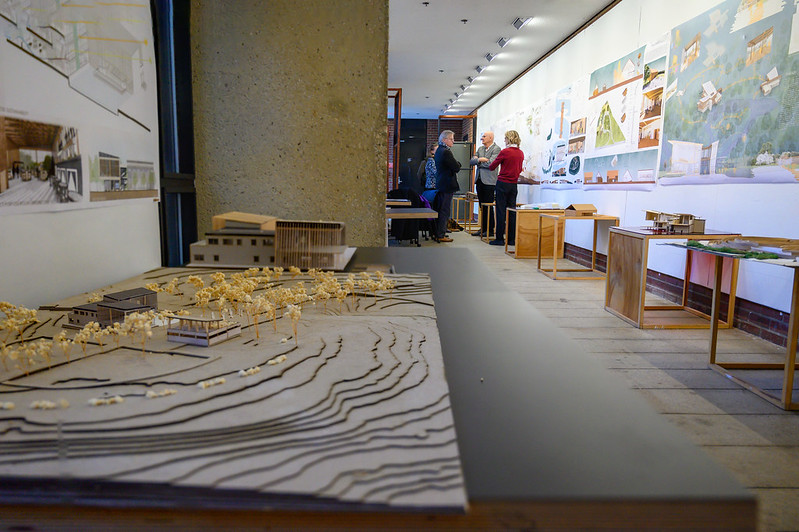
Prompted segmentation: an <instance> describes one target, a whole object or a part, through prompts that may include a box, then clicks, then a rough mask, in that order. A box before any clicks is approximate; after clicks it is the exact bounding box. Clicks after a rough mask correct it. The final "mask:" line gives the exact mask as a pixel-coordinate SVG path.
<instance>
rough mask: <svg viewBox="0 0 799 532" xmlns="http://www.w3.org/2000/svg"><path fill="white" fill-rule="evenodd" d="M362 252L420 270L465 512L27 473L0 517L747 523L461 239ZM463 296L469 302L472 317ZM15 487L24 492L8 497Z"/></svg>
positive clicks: (722, 486)
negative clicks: (428, 295)
mask: <svg viewBox="0 0 799 532" xmlns="http://www.w3.org/2000/svg"><path fill="white" fill-rule="evenodd" d="M373 264H391V265H393V266H394V268H395V269H396V271H398V272H400V273H402V272H423V273H427V274H429V275H430V278H431V282H432V288H433V298H434V301H435V305H436V315H437V320H438V327H439V333H440V340H441V349H442V354H443V358H444V365H445V370H446V374H447V381H448V384H449V389H450V400H451V403H452V412H453V416H454V421H455V428H456V432H457V435H458V447H459V452H460V455H461V458H462V467H463V473H464V478H465V480H466V488H467V493H468V497H469V501H470V508H469V511H468V512H467V513H466V514H442V513H434V512H424V513H396V512H395V513H391V512H386V511H381V510H380V509H374V508H373V509H371V510H372V511H366V512H363V511H359V510H361V509H360V508H352V509H347V510H341V511H327V512H320V511H303V510H302V509H301V508H297V509H294V510H282V511H276V510H270V509H269V504H268V502H264V501H263V500H260V501H259V500H251V499H249V498H247V497H246V496H245V495H244V494H242V493H239V492H238V491H236V490H229V491H230V493H228V494H225V493H222V494H218V496H219V497H223V500H224V501H226V502H225V504H223V505H222V506H221V507H220V505H219V502H218V500H215V501H213V502H212V501H210V500H208V499H206V498H203V497H202V494H201V493H199V492H193V491H192V490H186V491H185V492H181V493H178V494H175V493H174V490H171V491H170V487H169V486H158V485H154V486H153V490H152V496H151V497H150V498H149V499H147V500H131V499H130V495H129V494H126V493H125V492H124V491H122V492H119V493H114V494H109V493H106V492H104V491H102V490H99V489H97V487H96V486H95V485H86V486H83V487H82V489H83V490H84V491H83V495H88V496H89V497H90V500H91V501H92V502H93V504H94V505H95V506H74V505H70V502H73V504H74V501H77V500H80V499H79V496H80V495H81V493H79V492H69V493H60V492H59V490H63V489H64V488H63V486H60V485H59V484H58V483H54V484H48V485H42V483H41V482H39V483H36V482H35V481H34V482H33V486H15V485H13V484H9V483H1V484H0V493H2V495H3V498H2V499H1V500H2V501H3V502H2V503H0V516H1V517H2V520H3V523H4V524H5V525H7V526H8V527H9V528H10V526H11V525H12V524H13V525H18V526H19V528H20V529H21V528H23V527H30V526H31V525H35V527H36V528H43V529H48V528H49V529H55V528H57V527H58V526H59V525H60V526H61V528H62V529H68V528H75V524H76V523H79V524H81V525H84V526H83V527H82V529H83V530H115V529H116V530H130V529H132V528H134V526H141V529H143V530H156V529H158V530H184V529H190V528H200V527H202V528H203V529H204V530H231V529H242V528H244V527H247V530H260V529H262V528H263V527H264V526H272V527H276V528H289V527H291V528H310V527H314V528H323V527H326V528H336V527H340V528H364V529H365V528H387V527H388V528H407V529H411V528H424V529H453V528H470V529H501V528H505V529H507V528H514V529H522V528H538V529H546V528H560V529H578V528H593V527H597V526H598V525H602V526H604V527H607V528H626V529H637V530H643V529H647V528H649V529H653V528H660V529H662V528H664V527H666V526H669V527H674V528H679V527H682V528H683V529H692V530H700V529H705V530H718V529H725V528H727V529H732V528H735V529H748V530H755V526H756V499H755V497H754V495H753V494H752V493H750V492H749V491H747V490H745V489H744V488H742V487H741V486H740V485H739V484H738V483H737V482H736V481H735V480H734V478H733V477H732V476H731V475H730V474H729V473H728V472H727V471H726V470H724V469H723V468H722V467H721V466H719V465H718V464H716V463H715V462H714V461H712V460H711V459H710V458H709V457H708V456H707V455H706V454H705V453H704V452H702V451H701V450H700V449H699V448H697V447H696V446H695V445H694V444H693V443H691V442H690V441H689V440H688V439H687V438H686V437H685V435H683V434H682V433H681V432H680V431H679V430H678V429H677V428H676V427H674V426H672V425H671V424H670V423H669V422H668V421H666V420H665V419H664V418H663V417H662V416H660V415H658V414H657V413H656V412H655V411H654V410H653V409H652V408H651V407H650V406H649V405H648V404H647V403H646V402H645V401H644V400H643V399H642V398H641V397H640V396H638V395H636V394H635V392H634V391H633V390H630V389H628V388H626V387H625V386H624V385H623V384H622V383H620V382H619V381H618V380H617V379H615V378H614V377H613V376H612V375H610V374H609V373H608V372H607V371H606V370H605V369H604V368H602V367H601V366H600V364H599V363H598V362H596V361H595V360H593V359H592V358H591V357H588V356H586V355H585V354H584V353H583V352H582V351H581V349H579V348H578V346H577V345H576V344H575V343H573V342H572V341H571V340H570V339H568V338H567V337H566V336H565V335H564V333H563V332H562V331H560V330H559V329H557V328H556V327H554V326H553V325H552V323H551V322H550V321H549V320H548V319H546V318H545V317H544V316H543V315H542V314H541V313H540V312H539V311H537V310H536V309H535V308H534V307H532V306H531V305H530V304H529V303H527V302H526V301H524V300H523V299H522V298H521V297H520V296H519V295H518V294H517V293H515V292H514V291H513V290H512V289H510V288H508V287H507V286H505V285H504V284H503V283H502V282H501V281H500V280H499V279H497V278H496V277H495V276H494V275H493V273H492V272H491V270H489V268H488V267H487V266H485V265H484V264H482V263H481V262H479V261H478V260H477V259H476V258H475V257H474V255H473V254H472V253H471V252H470V251H469V250H468V249H465V248H443V247H435V248H359V249H358V250H357V251H356V253H355V256H354V257H353V260H352V261H351V263H350V265H349V268H351V269H353V270H357V269H359V268H363V267H365V266H367V265H373ZM157 274H158V270H156V271H155V272H153V275H157ZM478 307H479V308H481V309H483V311H484V312H483V314H482V315H481V318H480V319H479V320H475V319H474V315H473V312H474V310H473V309H474V308H478ZM467 322H468V323H469V326H468V327H464V326H463V324H464V323H467ZM401 480H402V479H398V481H399V482H401ZM25 488H27V490H25ZM31 488H33V489H31ZM15 490H19V491H15ZM23 490H24V491H23ZM220 491H222V492H226V491H228V490H220ZM14 493H16V494H20V493H21V494H22V495H25V496H27V497H28V500H27V503H26V504H19V503H18V501H15V500H14V499H13V498H11V497H10V496H9V495H10V494H14ZM167 493H168V494H169V496H167ZM115 497H116V498H115ZM31 499H33V500H35V501H37V502H36V506H32V505H31V502H30V500H31ZM65 523H66V525H65ZM87 524H88V525H91V526H88V527H87V526H86V525H87ZM142 525H143V526H142Z"/></svg>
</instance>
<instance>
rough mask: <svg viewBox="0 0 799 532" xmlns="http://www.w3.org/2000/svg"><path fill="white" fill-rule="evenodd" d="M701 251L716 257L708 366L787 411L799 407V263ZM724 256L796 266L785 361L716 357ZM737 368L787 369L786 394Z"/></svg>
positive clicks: (784, 370)
mask: <svg viewBox="0 0 799 532" xmlns="http://www.w3.org/2000/svg"><path fill="white" fill-rule="evenodd" d="M693 251H695V252H697V253H706V254H709V255H712V256H713V257H714V260H713V265H714V269H713V298H712V301H713V303H712V306H711V311H710V345H709V353H710V358H709V362H708V365H709V366H710V368H711V369H713V370H715V371H717V372H719V373H721V374H722V375H724V376H725V377H727V378H728V379H730V380H731V381H733V382H736V383H738V384H740V385H741V386H743V387H744V388H746V389H748V390H750V391H752V392H754V393H755V394H757V395H759V396H760V397H762V398H763V399H765V400H766V401H768V402H770V403H772V404H774V405H776V406H779V407H780V408H782V409H784V410H799V402H796V401H794V400H793V382H794V372H795V370H796V346H797V333H798V332H799V263H797V262H795V261H788V260H757V259H741V258H737V257H736V256H735V255H731V254H729V253H722V252H718V251H713V250H709V249H695V248H694V249H693ZM724 258H736V259H737V260H757V262H759V263H762V264H773V265H775V266H783V267H786V268H791V269H793V289H792V291H791V307H790V309H789V318H788V342H787V346H786V350H785V361H784V362H783V363H782V364H777V363H763V362H719V361H717V360H716V344H717V342H718V330H719V308H720V307H721V293H722V290H721V273H722V261H723V260H724ZM736 369H771V370H775V369H777V370H782V371H783V382H782V394H781V395H780V396H779V397H778V396H775V395H773V394H771V393H769V392H768V391H766V390H764V389H762V388H760V387H759V386H757V385H755V384H752V383H751V382H749V381H747V380H745V379H742V378H740V377H737V376H735V375H733V374H731V373H730V372H729V370H736Z"/></svg>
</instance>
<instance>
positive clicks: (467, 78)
mask: <svg viewBox="0 0 799 532" xmlns="http://www.w3.org/2000/svg"><path fill="white" fill-rule="evenodd" d="M466 81H468V82H469V83H473V82H474V78H473V77H472V76H467V77H466Z"/></svg>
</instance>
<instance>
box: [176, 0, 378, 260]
mask: <svg viewBox="0 0 799 532" xmlns="http://www.w3.org/2000/svg"><path fill="white" fill-rule="evenodd" d="M191 47H192V86H193V100H194V135H195V153H196V155H195V159H196V160H195V163H196V175H197V180H196V184H197V203H198V205H197V206H198V224H199V229H200V233H201V234H202V233H204V232H205V231H207V230H209V229H210V225H211V216H213V215H214V214H219V213H222V212H227V211H232V210H236V211H245V212H253V213H257V214H267V215H273V216H277V217H280V218H285V219H298V220H332V221H342V222H345V223H346V225H347V243H348V244H349V245H355V246H375V245H377V246H380V245H384V242H385V212H384V209H385V203H384V198H385V192H386V190H385V175H386V170H385V166H386V124H387V119H386V115H387V103H386V102H387V99H386V87H387V85H386V83H387V77H388V74H387V71H388V0H237V1H236V2H228V1H223V0H193V1H192V4H191Z"/></svg>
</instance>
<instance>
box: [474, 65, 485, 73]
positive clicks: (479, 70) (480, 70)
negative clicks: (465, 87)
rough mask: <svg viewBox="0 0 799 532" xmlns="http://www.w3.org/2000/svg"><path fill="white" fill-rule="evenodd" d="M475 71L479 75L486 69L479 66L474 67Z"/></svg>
mask: <svg viewBox="0 0 799 532" xmlns="http://www.w3.org/2000/svg"><path fill="white" fill-rule="evenodd" d="M474 69H475V70H476V71H477V73H478V74H480V73H481V72H482V71H483V70H485V69H486V67H484V66H480V65H477V66H476V67H474Z"/></svg>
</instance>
